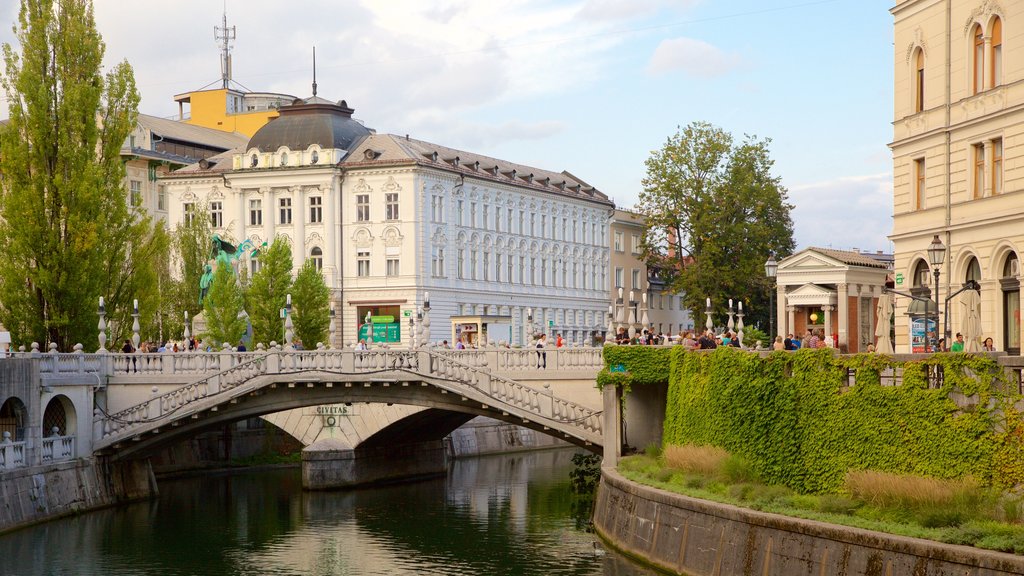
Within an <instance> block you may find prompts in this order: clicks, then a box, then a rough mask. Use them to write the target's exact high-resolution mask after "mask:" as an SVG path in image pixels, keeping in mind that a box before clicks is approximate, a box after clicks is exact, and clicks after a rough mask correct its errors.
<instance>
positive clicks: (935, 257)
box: [925, 234, 946, 352]
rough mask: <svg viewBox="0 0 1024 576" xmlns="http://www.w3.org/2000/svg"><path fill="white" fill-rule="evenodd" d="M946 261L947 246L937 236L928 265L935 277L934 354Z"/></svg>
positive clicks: (930, 249)
mask: <svg viewBox="0 0 1024 576" xmlns="http://www.w3.org/2000/svg"><path fill="white" fill-rule="evenodd" d="M945 259H946V245H945V244H943V243H942V240H939V235H938V234H936V235H935V236H934V237H933V238H932V243H931V244H929V245H928V263H929V264H931V265H932V273H933V274H934V275H935V294H934V300H935V338H936V340H935V342H934V343H933V344H932V352H936V351H937V350H936V349H935V346H936V345H937V344H938V337H939V275H940V274H941V273H942V262H943V260H945ZM927 334H928V326H927V323H926V325H925V338H927V337H928V336H927Z"/></svg>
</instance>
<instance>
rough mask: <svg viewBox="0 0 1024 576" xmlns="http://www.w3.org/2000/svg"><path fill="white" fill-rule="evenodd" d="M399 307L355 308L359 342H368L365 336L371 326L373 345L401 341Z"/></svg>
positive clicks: (371, 306) (384, 305) (395, 305)
mask: <svg viewBox="0 0 1024 576" xmlns="http://www.w3.org/2000/svg"><path fill="white" fill-rule="evenodd" d="M401 314H402V310H401V306H399V305H398V304H382V305H377V306H373V305H366V306H358V307H357V308H356V318H358V319H359V320H358V322H359V324H358V334H359V339H360V340H368V337H367V334H368V333H369V331H370V326H371V325H372V326H373V341H374V342H375V343H378V344H380V343H384V342H388V343H393V342H401V341H402V323H401V320H400V318H401Z"/></svg>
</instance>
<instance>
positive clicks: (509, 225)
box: [505, 208, 512, 234]
mask: <svg viewBox="0 0 1024 576" xmlns="http://www.w3.org/2000/svg"><path fill="white" fill-rule="evenodd" d="M505 224H506V226H505V232H508V233H509V234H511V233H512V209H511V208H509V209H508V212H507V213H506V214H505Z"/></svg>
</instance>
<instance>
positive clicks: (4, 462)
mask: <svg viewBox="0 0 1024 576" xmlns="http://www.w3.org/2000/svg"><path fill="white" fill-rule="evenodd" d="M25 444H26V443H25V442H11V441H10V440H7V439H5V440H4V441H3V442H0V470H11V469H14V468H21V467H23V466H24V465H25V447H26V446H25Z"/></svg>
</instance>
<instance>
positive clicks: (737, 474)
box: [721, 455, 761, 483]
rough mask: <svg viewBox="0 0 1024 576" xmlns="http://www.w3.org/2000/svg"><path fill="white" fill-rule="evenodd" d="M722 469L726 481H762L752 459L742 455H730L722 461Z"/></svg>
mask: <svg viewBox="0 0 1024 576" xmlns="http://www.w3.org/2000/svg"><path fill="white" fill-rule="evenodd" d="M721 470H722V477H723V478H724V479H725V481H726V482H731V483H736V482H761V478H760V477H759V476H758V474H757V472H756V471H755V470H754V467H753V466H751V464H750V461H749V460H747V459H746V458H743V457H742V456H736V455H730V456H729V457H728V458H726V459H725V461H723V462H722V464H721Z"/></svg>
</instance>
